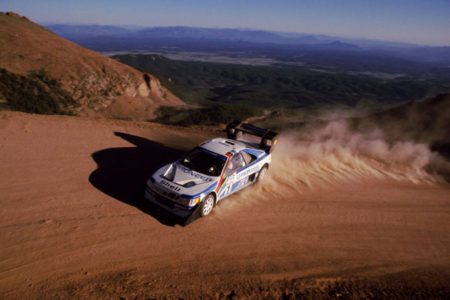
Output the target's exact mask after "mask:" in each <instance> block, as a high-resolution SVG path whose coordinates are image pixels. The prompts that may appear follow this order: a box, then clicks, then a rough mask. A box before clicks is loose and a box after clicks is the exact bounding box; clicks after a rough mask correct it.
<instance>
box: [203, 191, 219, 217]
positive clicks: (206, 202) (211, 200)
mask: <svg viewBox="0 0 450 300" xmlns="http://www.w3.org/2000/svg"><path fill="white" fill-rule="evenodd" d="M215 204H216V199H215V197H214V194H209V195H208V196H206V197H205V199H203V201H202V204H201V207H200V216H201V217H206V216H207V215H209V214H211V212H212V211H213V209H214V206H215Z"/></svg>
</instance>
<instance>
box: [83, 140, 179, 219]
mask: <svg viewBox="0 0 450 300" xmlns="http://www.w3.org/2000/svg"><path fill="white" fill-rule="evenodd" d="M114 134H115V135H116V136H118V137H120V138H122V139H124V140H126V141H128V142H130V143H132V144H134V145H135V147H127V148H109V149H104V150H100V151H98V152H95V153H93V154H92V158H93V159H94V161H95V162H96V163H97V169H96V170H95V171H94V172H92V173H91V175H90V176H89V182H90V183H91V184H92V185H93V186H94V187H96V188H97V189H98V190H100V191H102V192H103V193H105V194H107V195H109V196H111V197H113V198H115V199H117V200H119V201H122V202H124V203H126V204H129V205H133V206H135V207H136V208H138V209H140V210H141V211H143V212H144V213H146V214H148V215H150V216H152V217H154V218H155V219H157V220H158V221H159V222H160V223H161V224H164V225H168V226H174V225H176V224H180V225H185V222H184V220H180V219H178V218H176V217H175V216H172V215H170V214H169V213H167V212H165V211H164V210H162V209H161V208H159V207H157V206H155V205H152V204H150V203H149V202H148V201H147V200H145V198H144V191H145V185H146V181H147V179H148V178H149V176H150V174H152V173H153V172H154V171H156V170H157V169H158V168H160V167H162V166H163V165H165V164H167V163H169V162H172V161H174V160H176V159H178V158H180V156H181V155H182V154H183V153H184V151H182V150H179V149H173V148H169V147H166V146H164V145H161V144H159V143H157V142H154V141H151V140H148V139H145V138H142V137H139V136H135V135H131V134H128V133H122V132H115V133H114Z"/></svg>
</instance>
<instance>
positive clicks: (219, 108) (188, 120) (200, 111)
mask: <svg viewBox="0 0 450 300" xmlns="http://www.w3.org/2000/svg"><path fill="white" fill-rule="evenodd" d="M259 114H261V110H260V109H257V108H251V107H246V106H241V105H227V104H218V105H208V106H206V107H202V108H191V109H186V108H177V107H171V106H163V107H161V108H159V110H158V111H157V115H158V117H157V118H156V119H153V120H151V121H153V122H158V123H163V124H170V125H180V126H188V125H216V124H226V123H229V122H231V121H233V120H236V119H237V120H245V119H247V118H249V117H251V116H255V115H259Z"/></svg>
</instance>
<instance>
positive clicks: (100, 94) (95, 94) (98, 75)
mask: <svg viewBox="0 0 450 300" xmlns="http://www.w3.org/2000/svg"><path fill="white" fill-rule="evenodd" d="M0 69H3V73H2V74H3V77H4V76H7V79H8V80H9V81H10V82H15V84H16V85H17V86H23V85H24V84H23V83H22V81H21V80H24V81H26V84H25V85H26V86H35V85H36V86H41V88H30V90H31V91H33V90H44V91H45V90H46V91H47V92H48V91H49V89H50V90H51V89H52V88H51V85H48V84H47V83H46V82H45V80H44V81H43V80H40V79H39V78H38V79H39V80H37V81H36V78H37V77H36V73H39V74H41V75H43V76H44V77H45V78H47V79H48V80H50V81H51V83H52V85H53V86H54V85H55V84H58V85H59V86H60V88H61V89H62V90H64V91H66V92H67V94H68V95H69V96H70V97H71V98H72V99H73V103H72V104H71V105H69V106H68V105H67V103H68V102H67V101H66V103H64V105H63V106H64V107H66V108H67V109H68V110H69V112H71V113H76V114H79V115H95V116H98V115H102V116H107V117H119V118H130V119H145V118H148V117H149V116H151V115H152V114H153V112H154V110H155V109H156V108H157V107H159V106H161V105H183V102H182V101H181V100H180V99H178V98H177V97H176V96H174V95H173V94H172V93H171V92H170V91H168V90H167V89H166V88H164V87H163V86H162V85H161V84H160V82H159V80H158V79H157V78H155V77H154V76H153V75H151V74H147V73H142V72H140V71H137V70H135V69H133V68H131V67H129V66H126V65H124V64H121V63H119V62H117V61H115V60H113V59H110V58H108V57H105V56H103V55H101V54H99V53H96V52H93V51H91V50H88V49H85V48H82V47H80V46H78V45H76V44H74V43H72V42H70V41H67V40H65V39H63V38H61V37H59V36H57V35H55V34H53V33H52V32H50V31H49V30H47V29H45V28H43V27H41V26H39V25H37V24H35V23H33V22H31V21H29V20H28V19H27V18H25V17H22V16H19V15H17V14H15V13H0ZM5 74H6V75H5ZM13 76H15V77H13ZM30 76H31V77H30ZM3 77H2V81H3V82H4V81H5V80H4V78H3ZM41 77H42V76H41ZM30 80H31V81H33V80H34V81H35V82H34V83H30V82H31V81H30ZM8 87H9V91H6V92H5V90H4V89H5V87H3V89H2V90H0V104H2V106H3V107H5V106H6V107H8V105H7V104H8V102H13V101H12V100H11V99H8V98H11V97H12V96H11V95H13V93H11V89H13V90H14V91H16V93H17V88H16V87H14V88H12V85H8V86H7V87H6V88H8ZM0 88H1V85H0ZM22 94H23V95H22V97H25V98H27V97H26V93H22ZM50 94H52V93H51V91H50ZM7 95H8V96H7ZM24 95H25V96H24ZM59 98H61V97H59ZM69 102H70V101H69ZM5 103H6V104H5ZM25 106H26V105H25ZM9 108H12V109H14V105H9ZM19 110H22V109H19Z"/></svg>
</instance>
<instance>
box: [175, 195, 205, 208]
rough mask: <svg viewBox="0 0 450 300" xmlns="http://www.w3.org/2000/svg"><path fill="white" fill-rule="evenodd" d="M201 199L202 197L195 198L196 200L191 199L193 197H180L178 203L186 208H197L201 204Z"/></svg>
mask: <svg viewBox="0 0 450 300" xmlns="http://www.w3.org/2000/svg"><path fill="white" fill-rule="evenodd" d="M200 199H201V197H195V198H191V197H180V199H179V200H178V202H179V203H180V204H183V205H185V206H191V207H192V206H195V205H197V204H198V203H200Z"/></svg>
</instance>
